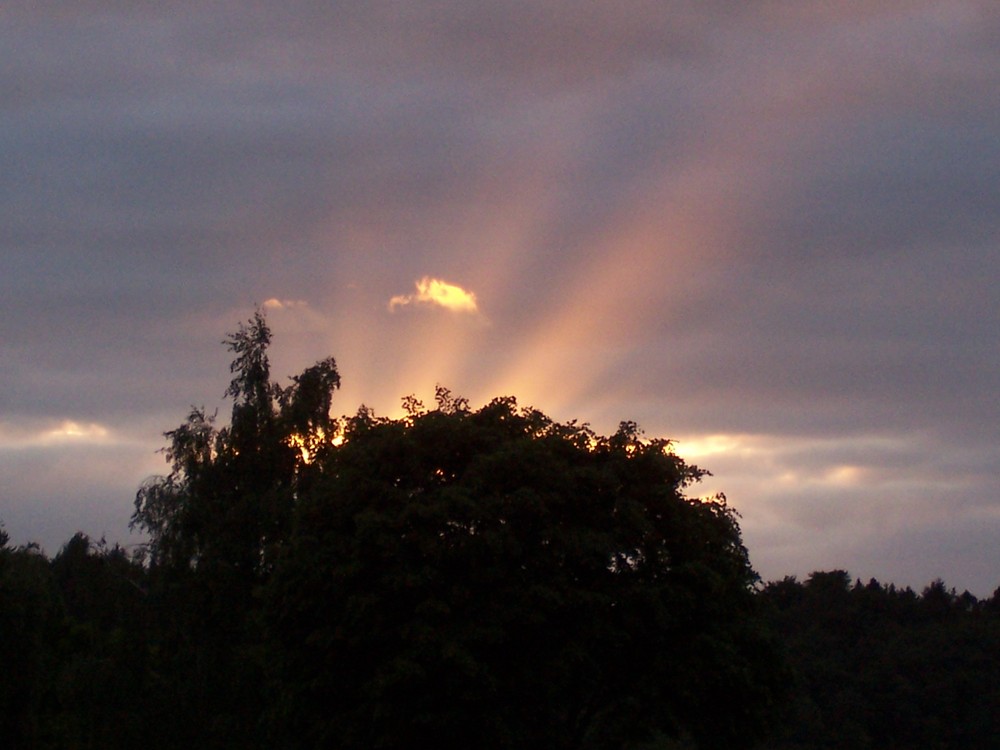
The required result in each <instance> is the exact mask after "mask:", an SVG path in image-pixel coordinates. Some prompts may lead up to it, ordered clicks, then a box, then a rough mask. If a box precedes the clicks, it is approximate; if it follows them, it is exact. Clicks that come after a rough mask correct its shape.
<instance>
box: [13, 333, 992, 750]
mask: <svg viewBox="0 0 1000 750" xmlns="http://www.w3.org/2000/svg"><path fill="white" fill-rule="evenodd" d="M225 343H226V345H227V346H228V347H229V348H230V349H231V351H232V352H233V353H234V361H233V365H232V374H233V379H232V382H231V384H230V386H229V389H228V390H227V395H228V396H230V397H232V399H233V410H232V416H231V419H230V421H229V423H228V424H227V425H224V426H217V425H216V423H215V421H214V418H213V417H212V416H211V415H209V414H207V413H206V411H205V410H204V409H198V408H195V409H192V412H191V414H190V416H189V418H188V419H187V420H186V421H185V423H184V424H182V425H181V426H180V427H178V428H177V429H175V430H172V431H170V432H168V433H167V438H168V441H169V444H168V446H167V448H166V451H165V452H166V456H167V459H168V463H169V467H170V471H169V473H168V474H167V475H166V476H163V477H156V478H152V479H150V480H149V481H147V482H146V483H144V484H143V486H142V487H141V488H140V489H139V492H138V494H137V498H136V510H135V514H134V516H133V523H134V524H135V525H136V527H138V528H139V529H141V530H143V531H144V532H145V533H146V534H147V535H148V540H149V542H148V545H146V546H145V547H144V548H143V549H141V550H139V551H138V552H135V553H132V554H128V553H126V551H125V550H123V549H122V548H120V547H117V546H116V547H113V548H109V547H107V546H106V545H104V544H103V542H101V543H97V544H94V543H93V542H91V540H89V539H87V537H85V536H84V535H82V534H78V535H77V536H75V537H73V538H72V539H71V540H70V541H69V542H67V544H66V545H65V546H64V547H63V549H62V550H61V551H60V552H59V553H58V554H57V555H56V556H55V557H54V558H53V559H51V560H50V559H48V558H47V557H45V556H44V555H43V554H41V552H40V551H39V550H38V549H37V548H34V547H31V546H28V547H12V546H10V545H9V540H8V539H7V537H6V535H5V534H4V533H3V531H2V528H0V660H2V661H0V663H2V664H3V666H4V672H5V679H4V680H3V682H2V683H0V746H3V747H8V748H13V749H15V750H16V749H18V748H97V747H102V748H104V747H126V746H142V747H148V748H181V747H183V748H188V747H198V748H237V747H238V748H255V747H258V748H273V747H278V748H280V747H287V748H313V747H317V748H319V747H322V748H328V747H332V748H375V747H382V748H410V747H421V748H422V747H424V746H433V747H438V748H449V747H468V746H475V747H485V748H520V747H536V746H537V747H541V746H546V747H556V748H636V749H637V750H638V749H640V748H644V749H646V750H654V749H655V748H659V749H660V750H667V749H668V748H705V749H710V748H744V747H750V746H752V745H754V744H755V743H756V742H757V741H758V740H761V741H763V742H764V743H765V744H763V745H762V746H764V747H770V748H774V750H799V749H800V748H864V747H880V748H882V747H885V748H903V747H945V748H950V747H963V748H964V747H983V748H989V747H996V746H997V740H996V737H998V736H1000V732H998V731H997V729H998V728H1000V727H997V726H996V722H997V720H996V718H995V717H996V716H997V715H998V713H1000V712H998V711H997V710H996V709H997V706H998V701H1000V695H998V693H997V688H996V687H995V686H996V685H998V684H1000V679H998V678H1000V592H998V594H997V595H995V596H994V597H993V599H991V600H989V601H985V602H981V601H978V600H976V599H975V598H974V597H971V596H970V595H968V594H965V595H962V596H958V595H956V594H955V592H953V591H949V590H947V589H946V588H945V587H944V585H943V584H941V583H940V582H936V583H935V584H933V585H931V586H930V587H928V589H927V590H925V591H924V592H923V594H922V595H920V596H918V595H916V594H914V593H913V592H911V591H909V590H903V591H898V590H896V589H895V588H894V587H892V586H889V587H884V586H881V585H880V584H877V583H875V582H871V583H870V584H869V585H867V586H862V585H860V584H857V585H854V586H851V582H850V579H849V577H848V576H847V574H846V573H842V572H839V571H838V572H833V573H816V574H814V575H813V576H811V577H810V578H809V580H808V581H806V582H805V583H799V582H797V581H795V580H794V579H786V580H785V581H781V582H777V583H772V584H769V585H768V586H765V587H763V588H760V587H758V585H757V581H756V576H755V575H754V573H753V571H752V569H751V567H750V564H749V561H748V558H747V553H746V550H745V549H744V547H743V545H742V543H741V539H740V533H739V527H738V525H737V519H736V517H735V514H734V512H733V511H732V510H731V509H730V508H729V507H728V506H727V505H726V503H725V500H724V498H722V497H716V498H709V499H695V498H690V497H688V496H687V495H686V490H687V489H688V488H689V486H690V485H691V484H692V483H693V482H696V481H697V480H698V478H699V477H700V476H702V474H703V472H702V470H700V469H698V468H697V467H694V466H691V465H689V464H686V463H685V462H684V461H683V460H682V459H681V458H679V457H678V456H676V455H675V454H674V453H673V452H672V451H671V449H670V444H669V442H667V441H662V440H644V439H642V437H641V435H640V433H639V431H638V429H637V428H636V426H635V425H634V424H631V423H623V424H622V425H621V427H620V428H619V430H618V431H617V432H616V433H615V434H614V435H611V436H609V437H604V436H600V435H597V434H595V433H594V432H592V431H591V430H590V429H588V428H587V427H586V426H583V425H579V424H577V423H558V422H554V421H553V420H551V419H549V418H548V417H546V416H545V415H544V414H542V413H541V412H538V411H536V410H534V409H525V408H520V407H518V405H517V403H516V402H515V401H514V399H512V398H499V399H495V400H494V401H492V402H490V403H489V404H487V405H486V406H484V407H482V408H480V409H478V410H473V409H471V408H470V407H469V405H468V404H467V403H466V402H465V401H464V400H463V399H458V398H454V397H453V396H452V395H451V394H450V393H449V392H448V391H447V390H445V389H439V390H438V392H437V395H436V404H435V407H434V408H432V409H427V408H424V406H423V405H422V404H420V403H419V402H418V401H416V400H415V399H414V398H412V397H411V398H408V399H406V400H405V401H404V405H405V407H406V410H407V416H406V417H404V418H402V419H395V420H393V419H383V418H378V417H375V416H374V415H373V414H372V413H371V412H369V411H368V410H366V409H364V408H362V409H361V410H360V411H359V412H358V413H357V414H356V415H355V416H354V417H350V418H345V419H341V420H335V419H333V418H332V417H331V416H330V408H331V399H332V395H333V392H334V391H335V389H336V388H337V387H338V386H339V382H340V381H339V376H338V373H337V369H336V365H335V363H334V361H333V360H332V359H327V360H324V361H322V362H319V363H317V364H316V365H314V366H313V367H311V368H308V369H307V370H305V371H304V372H303V373H302V374H300V375H299V376H296V377H294V378H292V382H291V384H290V385H288V386H287V387H280V386H278V385H277V384H276V383H274V382H272V380H271V377H270V368H269V365H268V359H267V347H268V345H269V343H270V331H269V329H268V327H267V325H266V321H265V320H264V318H263V317H262V316H261V315H260V314H257V315H255V316H254V317H253V318H252V319H251V320H250V321H249V322H248V323H247V324H245V325H243V326H241V327H240V328H239V330H238V331H237V332H236V333H234V334H233V335H231V336H230V337H228V338H227V339H226V342H225ZM776 718H780V723H779V724H778V725H777V726H775V719H776ZM775 730H776V731H775Z"/></svg>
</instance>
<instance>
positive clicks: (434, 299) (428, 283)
mask: <svg viewBox="0 0 1000 750" xmlns="http://www.w3.org/2000/svg"><path fill="white" fill-rule="evenodd" d="M415 285H416V288H417V291H416V293H415V294H397V295H396V296H395V297H393V298H392V299H390V300H389V310H390V311H392V310H395V309H396V308H397V307H404V306H406V305H437V306H438V307H443V308H445V309H446V310H452V311H453V312H468V313H475V312H478V311H479V305H478V304H477V302H476V295H475V294H474V293H472V292H469V291H466V290H465V289H462V287H460V286H456V285H455V284H449V283H448V282H447V281H442V280H441V279H432V278H431V277H430V276H424V277H423V278H422V279H420V280H418V281H417V282H415Z"/></svg>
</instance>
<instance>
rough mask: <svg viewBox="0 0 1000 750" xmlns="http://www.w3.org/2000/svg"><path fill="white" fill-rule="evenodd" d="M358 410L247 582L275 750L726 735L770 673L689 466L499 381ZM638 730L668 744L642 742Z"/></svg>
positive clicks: (746, 597)
mask: <svg viewBox="0 0 1000 750" xmlns="http://www.w3.org/2000/svg"><path fill="white" fill-rule="evenodd" d="M407 405H408V407H409V412H410V413H409V416H408V417H406V418H404V419H400V420H388V419H378V418H375V417H373V416H372V414H371V413H370V412H368V411H366V410H364V409H362V411H361V412H359V414H358V415H357V416H356V417H354V418H353V419H350V420H348V421H347V422H346V425H345V432H344V442H343V445H341V446H340V447H338V448H336V449H335V450H333V451H330V452H329V453H328V454H327V455H326V456H325V457H323V458H322V460H321V463H322V472H321V475H320V478H319V480H318V481H317V482H316V484H315V485H314V486H312V487H311V488H310V491H309V492H308V493H307V494H305V495H303V496H302V497H301V498H300V499H299V505H298V507H297V513H296V521H295V529H294V531H293V534H292V539H291V543H290V545H289V547H288V549H287V552H286V554H285V555H284V557H283V558H282V559H281V560H280V561H279V564H278V567H277V572H276V575H275V576H274V578H273V579H272V580H271V583H270V585H269V587H268V589H267V594H266V599H265V608H264V611H265V615H266V618H267V627H268V632H269V637H270V641H269V648H270V649H271V650H270V652H269V653H270V654H271V655H272V657H273V660H272V667H273V669H274V672H273V678H274V684H275V685H276V703H274V704H273V705H272V710H273V718H274V723H275V726H276V727H277V728H278V732H277V733H276V735H275V737H274V738H273V740H272V741H273V742H274V743H275V744H276V745H278V744H281V743H282V742H284V744H285V745H286V746H288V747H342V748H374V747H385V748H409V747H437V748H445V747H472V746H475V747H486V748H507V747H510V748H515V747H518V748H519V747H553V748H622V747H629V746H633V743H640V742H649V741H654V740H656V739H657V738H659V741H661V742H663V743H668V742H672V741H675V740H679V739H683V738H689V739H692V740H694V741H696V742H697V746H698V747H701V748H725V747H746V746H749V745H750V744H752V743H753V740H754V738H756V737H757V736H759V734H760V733H761V731H762V730H763V728H764V723H765V721H764V720H765V718H766V716H767V715H768V713H769V707H770V702H771V699H772V695H773V690H774V689H777V680H778V675H777V668H776V666H775V659H774V652H773V650H772V648H771V645H770V642H769V640H768V639H767V638H766V637H765V636H764V635H763V634H762V632H761V631H760V630H759V629H758V626H757V623H758V620H757V619H756V617H755V613H754V609H755V597H754V595H753V591H752V587H753V584H754V581H755V575H754V573H753V571H752V570H751V568H750V565H749V563H748V560H747V554H746V551H745V549H744V547H743V546H742V544H741V540H740V533H739V528H738V526H737V522H736V519H735V514H734V512H733V511H732V509H731V508H729V507H728V506H727V505H726V503H725V500H724V498H722V497H721V496H719V497H715V498H711V499H694V498H689V497H687V496H686V495H685V492H684V491H685V489H686V488H687V487H688V486H689V485H690V484H691V483H693V482H695V481H696V480H698V478H699V477H701V476H702V474H703V473H704V472H703V471H701V470H700V469H698V468H697V467H694V466H691V465H688V464H686V463H685V462H684V461H683V460H682V459H681V458H679V457H678V456H677V455H675V454H674V453H673V451H672V450H671V447H670V443H669V442H667V441H663V440H650V441H647V440H643V439H641V438H640V434H639V432H638V430H637V428H636V426H635V425H634V424H631V423H624V424H622V426H621V428H620V429H619V430H618V432H617V433H615V434H614V435H612V436H611V437H601V436H599V435H596V434H594V433H593V432H592V431H591V430H589V429H588V428H587V427H585V426H581V425H579V424H577V423H568V424H560V423H557V422H554V421H552V420H551V419H549V418H548V417H546V416H544V415H543V414H541V413H540V412H538V411H535V410H532V409H520V408H518V407H517V405H516V403H515V401H514V400H513V399H512V398H501V399H497V400H494V401H493V402H491V403H490V404H488V405H487V406H485V407H483V408H482V409H480V410H478V411H472V410H470V409H469V408H468V406H467V404H466V403H465V402H464V401H463V400H461V399H454V398H452V397H451V396H450V394H449V393H448V392H447V391H444V390H439V392H438V408H436V409H434V410H431V411H427V410H424V409H422V408H421V406H420V405H419V404H418V403H417V402H415V401H414V400H412V399H409V400H408V401H407ZM657 746H663V747H667V746H673V745H668V744H662V745H657Z"/></svg>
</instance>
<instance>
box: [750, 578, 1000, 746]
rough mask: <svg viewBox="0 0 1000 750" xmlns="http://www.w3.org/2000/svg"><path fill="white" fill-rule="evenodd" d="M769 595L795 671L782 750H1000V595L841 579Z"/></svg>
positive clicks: (781, 586) (787, 586)
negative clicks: (982, 598)
mask: <svg viewBox="0 0 1000 750" xmlns="http://www.w3.org/2000/svg"><path fill="white" fill-rule="evenodd" d="M761 597H762V599H763V600H764V601H765V602H766V604H767V611H768V617H769V620H770V621H771V623H772V625H773V627H774V629H775V631H776V632H777V633H778V634H779V636H780V637H781V640H782V642H783V644H784V645H785V647H786V650H787V653H788V658H789V661H790V662H791V664H793V665H794V667H795V673H796V676H795V685H794V688H795V689H794V691H793V695H794V696H795V700H794V701H793V702H792V704H791V705H790V707H789V716H788V718H787V719H786V721H785V722H784V724H783V731H782V732H781V736H780V740H779V741H775V742H774V743H773V744H772V745H770V747H771V748H773V749H774V750H806V749H807V748H808V750H815V749H816V748H819V749H824V748H828V749H829V750H857V749H859V748H860V749H863V748H879V750H897V749H898V750H903V748H915V747H921V748H923V747H928V748H930V747H934V748H970V747H975V748H1000V589H998V590H997V591H996V592H995V593H994V595H993V597H992V598H991V599H989V600H986V601H979V600H977V599H976V598H975V597H974V596H972V595H971V594H969V593H968V592H966V593H963V594H961V595H959V594H957V593H956V592H955V591H954V590H950V589H948V588H947V587H946V586H945V585H944V583H942V582H941V581H935V582H933V583H932V584H931V585H929V586H928V587H927V588H926V589H924V591H923V592H922V594H920V595H919V596H918V595H917V594H916V593H914V592H913V591H912V590H910V589H901V590H900V589H897V588H896V587H895V586H892V585H888V586H886V585H882V584H880V583H878V582H877V581H874V580H872V581H869V582H868V583H867V584H862V583H861V582H860V581H858V582H856V583H854V584H853V585H852V584H851V579H850V576H849V575H848V574H847V573H846V572H844V571H831V572H826V573H813V574H812V575H811V576H810V577H809V578H808V580H807V581H806V582H805V583H800V582H798V581H796V580H795V579H791V578H789V579H785V580H783V581H778V582H775V583H771V584H769V585H768V586H767V587H766V588H765V589H764V591H763V592H762V594H761Z"/></svg>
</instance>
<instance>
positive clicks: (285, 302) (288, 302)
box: [261, 297, 309, 310]
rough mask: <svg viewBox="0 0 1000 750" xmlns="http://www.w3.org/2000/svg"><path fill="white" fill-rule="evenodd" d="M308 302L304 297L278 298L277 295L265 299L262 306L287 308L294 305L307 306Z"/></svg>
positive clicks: (275, 308) (265, 307)
mask: <svg viewBox="0 0 1000 750" xmlns="http://www.w3.org/2000/svg"><path fill="white" fill-rule="evenodd" d="M308 304H309V303H308V302H306V301H305V300H304V299H278V298H277V297H271V299H266V300H264V303H263V305H261V307H263V308H264V309H266V310H287V309H289V308H292V307H306V306H307V305H308Z"/></svg>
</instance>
